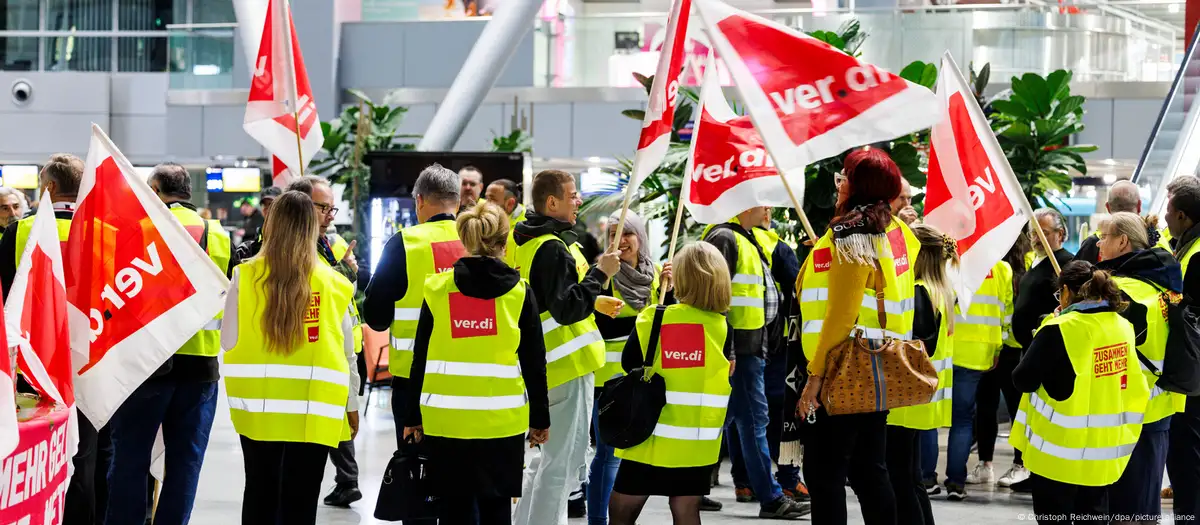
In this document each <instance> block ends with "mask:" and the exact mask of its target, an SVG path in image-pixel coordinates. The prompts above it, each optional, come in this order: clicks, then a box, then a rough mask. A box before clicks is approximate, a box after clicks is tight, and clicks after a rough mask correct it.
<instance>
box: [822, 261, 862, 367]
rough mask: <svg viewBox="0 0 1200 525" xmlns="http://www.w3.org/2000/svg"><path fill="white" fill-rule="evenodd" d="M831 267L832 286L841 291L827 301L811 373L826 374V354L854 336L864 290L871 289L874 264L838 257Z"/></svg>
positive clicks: (831, 288) (830, 280) (830, 286)
mask: <svg viewBox="0 0 1200 525" xmlns="http://www.w3.org/2000/svg"><path fill="white" fill-rule="evenodd" d="M831 263H832V264H830V267H829V289H830V290H837V293H832V294H829V301H828V302H827V303H826V307H825V308H826V310H825V322H824V323H823V324H822V325H821V337H820V338H819V339H818V340H817V351H816V352H815V353H814V354H813V358H812V360H811V361H809V362H808V373H809V374H810V375H817V376H824V375H825V356H826V355H828V354H829V351H830V350H832V349H833V347H835V346H837V345H838V344H840V343H841V342H843V341H845V340H846V338H847V337H850V331H851V330H853V329H854V325H855V323H856V321H858V312H859V309H860V307H861V306H862V296H863V290H865V289H866V288H867V279H870V278H871V273H872V272H873V271H874V270H875V267H874V266H866V265H862V264H856V263H853V262H850V261H845V260H843V258H842V257H834V258H833V261H831Z"/></svg>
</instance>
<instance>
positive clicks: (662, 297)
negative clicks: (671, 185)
mask: <svg viewBox="0 0 1200 525" xmlns="http://www.w3.org/2000/svg"><path fill="white" fill-rule="evenodd" d="M689 163H690V162H689ZM688 178H689V177H688V175H687V174H684V176H683V187H682V188H679V204H678V206H677V207H676V208H675V225H674V226H671V245H670V246H669V247H668V248H667V262H668V263H669V262H671V261H673V260H675V241H676V239H678V238H679V223H681V222H683V203H684V202H687V201H686V200H685V199H686V198H687V195H686V194H690V193H691V192H690V191H688V188H689V187H690V186H691V185H690V184H688V182H689V181H688ZM672 270H674V268H672ZM672 278H674V276H673V275H672ZM666 290H667V283H661V284H660V285H659V290H658V304H664V302H665V301H666V300H667V291H666Z"/></svg>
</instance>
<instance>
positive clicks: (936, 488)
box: [921, 478, 942, 496]
mask: <svg viewBox="0 0 1200 525" xmlns="http://www.w3.org/2000/svg"><path fill="white" fill-rule="evenodd" d="M921 484H922V485H924V486H925V493H926V494H928V495H930V496H936V495H938V494H941V493H942V486H941V485H938V482H937V478H925V479H923V480H921Z"/></svg>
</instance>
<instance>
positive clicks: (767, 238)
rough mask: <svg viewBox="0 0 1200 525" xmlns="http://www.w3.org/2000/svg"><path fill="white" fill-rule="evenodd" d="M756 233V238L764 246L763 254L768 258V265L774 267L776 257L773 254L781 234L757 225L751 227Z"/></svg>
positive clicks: (752, 231)
mask: <svg viewBox="0 0 1200 525" xmlns="http://www.w3.org/2000/svg"><path fill="white" fill-rule="evenodd" d="M750 232H751V233H753V234H754V240H755V241H757V242H758V245H759V246H762V250H763V255H764V256H766V258H767V267H768V268H773V267H774V264H775V260H774V257H771V254H773V253H775V246H776V245H778V244H779V234H778V233H775V230H768V229H765V228H763V227H761V226H755V227H753V228H751V229H750Z"/></svg>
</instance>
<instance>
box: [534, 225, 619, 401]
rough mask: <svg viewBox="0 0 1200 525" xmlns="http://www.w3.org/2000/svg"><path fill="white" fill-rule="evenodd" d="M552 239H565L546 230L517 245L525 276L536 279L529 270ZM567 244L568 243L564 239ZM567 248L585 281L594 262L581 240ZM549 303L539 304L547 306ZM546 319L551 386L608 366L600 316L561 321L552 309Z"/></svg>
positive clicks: (544, 329) (544, 314)
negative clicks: (597, 320) (586, 254)
mask: <svg viewBox="0 0 1200 525" xmlns="http://www.w3.org/2000/svg"><path fill="white" fill-rule="evenodd" d="M548 242H558V243H562V242H563V240H562V239H559V238H558V237H557V236H555V235H551V234H546V235H542V236H539V237H536V238H534V239H531V240H529V241H527V242H525V243H524V244H522V245H521V246H520V247H519V248H517V270H518V271H520V272H521V278H523V279H525V280H526V281H529V280H532V279H531V278H530V275H529V270H530V268H531V267H532V266H533V259H534V256H536V255H537V252H538V249H540V248H541V247H542V245H543V244H546V243H548ZM564 245H565V243H564ZM567 252H568V253H570V254H571V257H572V258H574V259H575V273H576V282H580V281H583V277H584V276H585V275H587V272H588V269H589V268H590V265H589V264H588V262H587V259H586V258H584V256H583V252H581V251H580V250H579V245H578V244H572V245H570V246H568V247H567ZM533 278H534V279H537V278H542V279H545V278H552V277H551V276H545V277H543V276H533ZM545 307H546V305H541V304H539V305H538V308H545ZM539 318H540V319H541V322H542V338H543V339H544V340H545V343H546V381H547V383H548V385H549V387H550V388H554V387H556V386H559V385H562V384H563V383H566V382H567V381H570V380H572V379H575V378H578V377H583V376H584V375H585V374H590V373H592V372H595V371H596V370H599V369H600V367H602V366H604V361H605V346H604V339H603V338H602V337H601V336H600V329H599V328H597V327H596V319H595V317H593V316H592V315H589V316H587V318H586V319H584V320H582V321H579V322H577V323H572V324H569V325H566V326H564V325H562V324H559V322H558V321H556V320H555V319H554V317H553V316H551V315H550V311H549V310H543V311H542V312H541V313H540V314H539Z"/></svg>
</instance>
